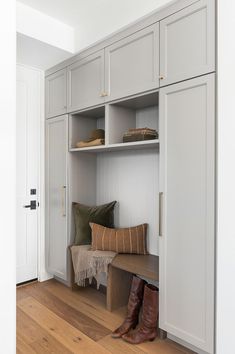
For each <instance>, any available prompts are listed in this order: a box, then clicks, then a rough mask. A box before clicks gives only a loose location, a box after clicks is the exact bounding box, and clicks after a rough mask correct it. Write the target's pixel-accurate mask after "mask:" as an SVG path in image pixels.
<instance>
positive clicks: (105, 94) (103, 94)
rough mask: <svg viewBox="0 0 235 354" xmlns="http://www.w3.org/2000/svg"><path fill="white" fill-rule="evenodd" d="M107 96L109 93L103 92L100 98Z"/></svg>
mask: <svg viewBox="0 0 235 354" xmlns="http://www.w3.org/2000/svg"><path fill="white" fill-rule="evenodd" d="M105 96H108V93H107V92H105V91H103V92H101V94H100V97H105Z"/></svg>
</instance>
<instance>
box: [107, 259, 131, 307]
mask: <svg viewBox="0 0 235 354" xmlns="http://www.w3.org/2000/svg"><path fill="white" fill-rule="evenodd" d="M131 281H132V274H131V273H128V272H126V271H124V270H121V269H118V268H115V267H112V265H109V271H108V284H107V309H108V310H109V311H114V310H116V309H118V308H119V307H122V306H126V305H127V303H128V298H129V294H130V288H131Z"/></svg>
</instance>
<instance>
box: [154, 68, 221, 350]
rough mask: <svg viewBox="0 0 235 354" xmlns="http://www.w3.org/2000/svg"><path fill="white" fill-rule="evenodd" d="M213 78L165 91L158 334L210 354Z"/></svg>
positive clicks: (161, 152)
mask: <svg viewBox="0 0 235 354" xmlns="http://www.w3.org/2000/svg"><path fill="white" fill-rule="evenodd" d="M214 105H215V87H214V75H213V74H210V75H207V76H203V77H200V78H196V79H192V80H189V81H185V82H182V83H180V84H175V85H171V86H168V87H166V88H163V89H161V92H160V114H159V116H160V171H161V174H160V191H161V192H162V193H163V195H162V198H161V200H162V203H163V213H161V215H162V219H163V223H162V227H161V228H160V229H161V237H160V238H159V246H160V328H162V329H164V330H166V331H167V332H169V333H171V334H173V335H175V336H176V337H178V338H181V339H183V340H184V341H186V342H188V343H190V344H193V345H195V346H196V347H197V348H200V349H202V350H204V351H206V352H208V353H213V337H214V275H215V273H214V251H215V249H214V243H215V241H214V239H215V230H214V224H215V215H214V203H215V196H214V189H215V107H214Z"/></svg>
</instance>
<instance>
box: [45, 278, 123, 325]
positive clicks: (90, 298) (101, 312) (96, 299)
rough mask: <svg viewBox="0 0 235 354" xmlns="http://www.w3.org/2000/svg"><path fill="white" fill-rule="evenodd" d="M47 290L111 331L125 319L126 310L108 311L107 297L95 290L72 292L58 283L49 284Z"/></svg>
mask: <svg viewBox="0 0 235 354" xmlns="http://www.w3.org/2000/svg"><path fill="white" fill-rule="evenodd" d="M46 289H47V290H48V291H50V292H51V293H53V294H56V296H57V297H58V298H60V299H62V300H63V301H65V302H66V303H67V304H69V305H70V306H71V307H73V308H74V309H79V311H80V312H82V313H84V314H86V315H87V316H89V317H90V318H92V319H93V320H94V321H96V322H98V323H100V324H101V325H103V326H105V327H106V328H108V329H109V330H111V331H113V330H114V329H115V328H117V327H118V326H119V325H120V324H121V323H122V321H123V318H124V317H125V313H126V310H125V309H120V310H118V311H114V312H109V311H108V310H106V303H105V296H104V295H103V294H100V293H99V292H98V291H97V290H95V289H91V288H87V289H81V290H78V291H71V289H69V288H66V287H65V286H63V285H62V284H59V283H58V282H51V283H48V284H47V285H46Z"/></svg>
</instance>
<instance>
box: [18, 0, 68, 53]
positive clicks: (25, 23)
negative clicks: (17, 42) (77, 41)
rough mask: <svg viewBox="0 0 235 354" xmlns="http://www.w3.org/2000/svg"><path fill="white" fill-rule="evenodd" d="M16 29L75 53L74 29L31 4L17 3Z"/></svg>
mask: <svg viewBox="0 0 235 354" xmlns="http://www.w3.org/2000/svg"><path fill="white" fill-rule="evenodd" d="M16 10H17V11H16V14H17V16H16V30H17V32H19V33H22V34H24V35H26V36H29V37H31V38H35V39H37V40H40V41H41V42H44V43H47V44H50V45H52V46H55V47H57V48H60V49H63V50H65V51H68V52H71V53H74V29H73V28H72V27H71V26H68V25H66V24H65V23H62V22H60V21H58V20H56V19H55V18H53V17H51V16H47V15H46V14H43V13H42V12H40V11H37V10H35V9H33V8H31V7H29V6H25V5H24V4H22V3H20V2H17V3H16Z"/></svg>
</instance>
